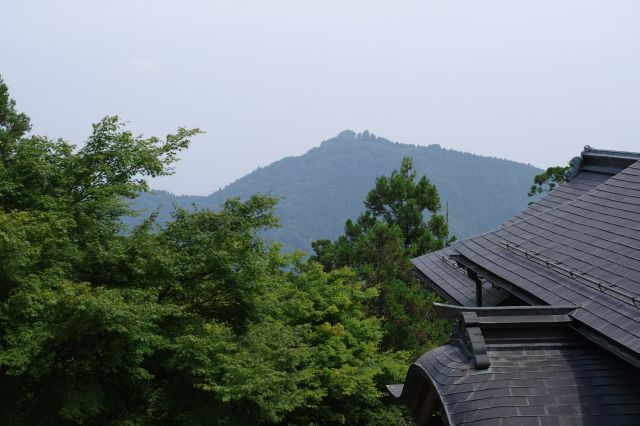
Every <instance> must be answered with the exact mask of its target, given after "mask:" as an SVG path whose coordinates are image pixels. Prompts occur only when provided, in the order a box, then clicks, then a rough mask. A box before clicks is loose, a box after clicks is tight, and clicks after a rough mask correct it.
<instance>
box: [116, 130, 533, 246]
mask: <svg viewBox="0 0 640 426" xmlns="http://www.w3.org/2000/svg"><path fill="white" fill-rule="evenodd" d="M403 157H411V158H412V159H413V166H414V168H415V170H416V172H417V173H418V174H419V175H425V176H427V178H429V180H430V181H431V182H433V183H434V184H435V185H436V187H437V188H438V191H439V193H440V195H441V199H442V204H443V207H445V206H446V204H447V203H448V206H449V225H450V228H451V232H452V233H453V234H455V235H456V236H457V237H458V238H466V237H470V236H473V235H476V234H480V233H483V232H487V231H490V230H492V229H494V228H495V227H497V226H498V225H499V224H501V223H502V222H504V221H505V220H507V219H509V218H511V217H512V216H513V215H514V214H516V213H517V212H519V211H520V210H522V209H523V208H525V207H526V206H527V203H528V201H529V200H528V199H527V194H526V192H527V190H528V189H529V187H530V185H531V181H532V179H533V177H534V175H536V174H538V173H540V172H541V170H539V169H537V168H535V167H532V166H529V165H525V164H521V163H516V162H513V161H508V160H501V159H497V158H490V157H482V156H478V155H473V154H468V153H462V152H457V151H453V150H448V149H443V148H441V147H440V146H438V145H430V146H427V147H424V146H414V145H407V144H401V143H394V142H390V141H388V140H386V139H384V138H380V137H376V136H374V135H373V134H371V133H369V132H364V133H360V134H356V133H354V132H351V131H344V132H342V133H340V134H339V135H338V136H337V137H335V138H333V139H329V140H327V141H324V142H323V143H322V144H321V145H320V146H319V147H318V148H314V149H312V150H310V151H309V152H307V153H306V154H304V155H301V156H298V157H288V158H285V159H282V160H280V161H277V162H275V163H273V164H271V165H269V166H267V167H264V168H260V169H258V170H256V171H254V172H252V173H250V174H248V175H247V176H245V177H243V178H241V179H238V180H237V181H235V182H234V183H232V184H231V185H229V186H227V187H226V188H224V189H222V190H219V191H216V192H214V193H213V194H211V195H209V196H206V197H196V196H174V195H172V194H169V193H167V192H164V191H156V192H155V193H154V194H152V193H145V194H143V195H142V196H141V197H139V198H138V199H136V201H135V203H134V204H133V209H134V210H138V211H140V212H142V213H143V214H142V215H141V217H139V218H138V219H128V220H127V223H128V224H129V225H133V224H136V223H139V221H140V220H141V218H143V217H145V216H148V215H149V214H151V213H152V212H154V211H156V210H157V209H158V207H159V206H160V208H159V220H160V221H161V222H162V221H166V220H169V219H170V213H171V211H172V210H173V208H174V207H173V206H174V205H177V206H180V207H183V208H191V205H192V204H195V205H197V206H198V207H200V208H210V209H218V208H220V206H222V204H223V203H224V201H225V200H227V199H228V198H230V197H240V198H241V199H243V200H246V199H247V198H248V197H250V196H251V195H252V194H254V193H256V192H258V193H265V194H266V193H270V194H272V195H273V196H276V197H278V198H280V202H279V203H278V205H277V206H276V210H275V212H276V215H277V216H278V217H279V218H280V221H281V225H282V226H281V227H280V228H277V229H274V230H271V231H268V232H267V235H268V236H269V237H270V238H272V239H273V240H275V241H280V242H282V243H283V244H284V246H285V249H287V250H289V249H292V248H297V249H300V250H303V251H306V252H308V251H310V250H311V246H310V244H311V242H312V241H313V240H315V239H317V238H319V237H323V238H331V239H333V238H336V237H337V236H338V234H339V233H340V232H341V231H342V224H344V222H345V220H347V219H348V218H354V217H356V216H357V215H358V214H360V211H361V209H362V200H363V199H364V198H365V197H366V195H367V192H368V191H369V189H371V186H372V182H373V181H374V179H375V178H376V177H378V176H382V175H387V174H389V173H390V172H391V171H392V170H394V169H397V168H398V165H399V164H400V162H401V161H402V158H403ZM345 182H348V185H345Z"/></svg>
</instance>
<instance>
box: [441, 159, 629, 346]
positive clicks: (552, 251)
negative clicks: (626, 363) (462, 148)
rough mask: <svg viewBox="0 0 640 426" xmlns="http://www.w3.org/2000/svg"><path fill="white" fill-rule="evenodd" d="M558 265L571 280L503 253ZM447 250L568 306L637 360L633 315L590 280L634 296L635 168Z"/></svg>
mask: <svg viewBox="0 0 640 426" xmlns="http://www.w3.org/2000/svg"><path fill="white" fill-rule="evenodd" d="M503 242H507V243H509V244H510V245H512V246H515V247H517V248H519V249H521V250H526V251H527V252H530V253H535V254H536V255H538V256H540V257H542V258H544V259H549V260H550V261H551V262H557V263H560V264H561V265H562V266H563V267H564V268H565V269H567V268H569V269H570V270H572V271H575V272H578V273H583V274H584V275H585V276H587V278H588V280H589V281H588V282H585V281H584V280H576V279H572V278H571V277H569V276H567V274H564V273H560V272H558V271H557V270H556V269H552V268H547V267H546V266H544V265H542V264H540V263H539V262H534V261H532V260H531V259H528V258H526V257H523V256H522V255H519V254H516V253H514V252H513V251H512V250H509V249H507V248H505V247H504V245H503ZM452 248H453V249H454V250H455V251H457V252H458V253H459V254H460V255H462V256H463V257H464V258H466V259H469V260H470V261H472V262H474V263H475V264H477V265H478V266H480V267H481V268H484V269H486V270H490V271H491V272H492V273H493V274H495V275H497V276H499V277H500V278H502V279H504V280H506V281H508V282H510V283H513V284H514V285H515V286H517V287H518V288H519V289H522V290H523V291H526V292H528V293H530V294H532V295H534V296H535V297H537V298H539V299H541V300H542V301H544V302H545V303H548V304H551V305H555V304H567V303H569V304H575V305H578V306H580V307H581V309H578V310H577V311H576V312H575V313H574V314H573V315H574V317H575V318H576V319H577V320H579V321H580V322H581V323H582V324H584V325H587V326H588V327H590V328H592V329H593V330H596V331H598V332H600V333H601V334H602V335H604V336H606V337H607V338H609V339H612V340H613V341H615V342H617V343H619V344H621V345H623V346H625V347H626V348H629V349H630V350H632V351H633V352H635V354H636V355H639V354H640V309H638V307H636V306H633V304H632V301H631V300H629V299H628V298H624V297H623V298H620V297H616V296H615V295H614V294H613V293H611V292H602V291H600V290H598V288H597V286H594V285H593V282H594V281H597V282H600V283H602V284H604V285H607V286H609V287H612V288H615V289H618V290H619V291H622V292H624V293H627V294H629V295H631V296H640V163H634V164H632V165H631V166H629V167H628V168H627V169H625V170H623V171H622V172H620V173H619V174H617V175H615V176H613V177H611V178H609V179H608V180H606V181H605V182H603V183H601V184H600V185H598V186H596V187H595V188H593V189H592V190H590V191H588V192H586V193H585V194H583V195H581V196H580V197H578V198H576V199H574V200H572V201H570V202H568V203H565V204H561V205H558V206H557V207H555V208H552V209H549V210H547V211H545V212H542V213H540V214H538V215H535V216H529V217H527V218H524V219H522V220H521V221H519V222H514V223H511V224H508V225H505V226H503V227H501V228H499V229H497V230H495V231H493V232H490V233H487V234H484V235H481V236H479V237H475V238H471V239H469V240H464V241H459V242H456V243H454V244H453V246H452ZM625 299H627V300H625Z"/></svg>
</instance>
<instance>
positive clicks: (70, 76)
mask: <svg viewBox="0 0 640 426" xmlns="http://www.w3.org/2000/svg"><path fill="white" fill-rule="evenodd" d="M639 22H640V2H639V1H637V0H628V1H623V0H599V1H593V0H441V1H431V0H420V1H412V0H394V1H391V0H385V1H379V0H321V1H310V0H252V1H249V0H228V1H216V0H209V1H205V0H200V1H196V0H180V1H164V0H147V1H142V0H126V1H123V0H110V1H104V0H101V1H95V0H81V1H72V0H56V1H51V0H48V1H47V0H0V39H1V40H3V42H2V44H3V47H2V52H1V53H0V76H2V78H3V79H4V80H5V82H6V83H7V84H8V85H9V89H10V91H11V93H12V96H13V97H14V98H15V99H16V101H17V105H18V109H19V110H21V111H24V112H26V113H27V114H28V115H29V116H30V117H31V119H32V123H33V133H36V134H43V135H47V136H50V137H56V138H57V137H61V138H64V139H67V140H69V141H70V142H73V143H75V144H78V145H82V143H83V141H84V140H86V138H87V136H88V135H89V133H90V130H91V123H94V122H96V121H98V120H100V119H101V118H102V117H104V116H105V115H111V114H118V115H119V116H121V117H122V118H123V119H124V120H126V121H127V122H128V123H129V127H130V128H131V129H132V130H133V131H134V132H136V133H140V134H145V135H166V134H167V133H169V132H172V131H173V130H175V129H176V128H177V127H179V126H187V127H199V128H201V129H202V130H204V131H206V134H203V135H200V136H198V137H196V138H195V139H194V141H193V145H192V147H191V148H190V149H189V151H187V152H185V153H184V154H182V155H181V157H182V159H181V162H180V163H179V164H178V165H177V166H176V173H175V175H173V176H170V177H163V178H160V179H157V180H155V181H153V182H152V186H153V187H154V188H156V189H167V190H169V191H171V192H174V193H176V194H209V193H211V192H213V191H215V190H216V189H218V188H220V187H223V186H225V185H227V184H229V183H231V182H232V181H234V180H235V179H237V178H239V177H241V176H243V175H245V174H247V173H249V172H251V171H252V170H255V169H256V168H258V167H262V166H266V165H268V164H270V163H271V162H273V161H276V160H278V159H280V158H283V157H286V156H291V155H300V154H303V153H304V152H306V151H308V150H309V149H311V148H313V147H314V146H318V145H319V144H320V142H321V141H323V140H325V139H329V138H331V137H333V136H335V135H337V134H338V133H339V132H340V131H342V130H345V129H351V130H354V131H356V132H361V131H364V130H369V131H371V132H372V133H374V134H376V135H378V136H382V137H385V138H387V139H391V140H394V141H398V142H403V143H411V144H416V145H429V144H435V143H437V144H440V145H441V146H442V147H444V148H450V149H456V150H459V151H467V152H473V153H476V154H481V155H488V156H495V157H500V158H507V159H511V160H515V161H520V162H524V163H530V164H534V165H536V166H539V167H547V166H552V165H558V164H564V163H566V162H567V161H568V160H569V159H570V158H572V157H574V156H576V155H578V154H579V152H580V151H581V150H582V148H583V146H584V145H591V146H593V147H597V148H606V149H617V150H632V151H640V25H639V24H638V23H639Z"/></svg>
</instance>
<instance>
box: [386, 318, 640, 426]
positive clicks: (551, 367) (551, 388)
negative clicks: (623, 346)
mask: <svg viewBox="0 0 640 426" xmlns="http://www.w3.org/2000/svg"><path fill="white" fill-rule="evenodd" d="M441 308H442V307H441ZM446 308H447V310H448V313H449V314H450V313H451V311H455V310H456V308H454V307H446ZM569 312H570V308H557V307H555V308H554V307H551V308H544V307H518V308H493V309H486V308H485V309H482V308H480V309H471V308H462V309H459V310H458V314H459V315H460V327H459V328H458V329H457V331H456V332H455V333H454V336H453V338H452V342H451V343H450V344H449V345H446V346H443V347H440V348H437V349H434V350H432V351H429V352H427V353H426V354H424V355H423V356H422V357H420V358H419V359H418V360H417V361H416V362H415V363H414V364H413V365H412V366H411V367H410V369H409V372H408V374H407V378H406V380H405V383H404V384H403V385H394V386H391V387H389V390H390V391H391V392H392V394H393V395H394V396H395V397H396V398H398V400H399V401H400V402H402V403H404V404H405V405H407V406H408V407H409V410H410V411H411V412H412V414H413V415H414V418H415V420H416V423H418V424H434V423H437V419H434V417H433V412H434V410H437V409H438V407H437V404H434V403H433V401H434V400H435V399H437V402H438V403H439V404H441V409H442V411H443V412H444V414H445V416H446V418H447V421H448V422H449V424H452V425H455V424H465V425H488V426H491V425H577V424H580V425H604V424H615V425H637V424H640V392H639V391H638V390H639V386H640V373H639V371H638V370H635V369H631V370H630V369H629V366H628V365H627V364H625V363H624V362H622V361H621V360H619V359H618V358H616V357H615V356H613V355H611V354H609V353H608V352H606V351H604V350H602V349H601V348H599V347H598V346H595V345H592V344H590V342H588V341H585V340H584V339H583V338H582V337H581V336H580V335H579V334H577V333H575V332H573V331H572V329H571V328H569V327H568V324H569V323H570V322H571V321H572V320H571V318H570V316H569V315H567V314H568V313H569ZM479 355H480V356H484V357H485V358H486V360H484V359H483V358H479ZM478 359H480V360H481V362H480V363H479V362H478ZM429 401H432V402H431V404H429V403H428V402H429ZM434 420H436V421H434Z"/></svg>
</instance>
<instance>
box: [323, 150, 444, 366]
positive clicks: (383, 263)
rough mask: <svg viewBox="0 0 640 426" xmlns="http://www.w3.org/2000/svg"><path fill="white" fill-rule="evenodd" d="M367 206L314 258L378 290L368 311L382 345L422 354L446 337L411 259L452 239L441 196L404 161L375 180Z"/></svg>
mask: <svg viewBox="0 0 640 426" xmlns="http://www.w3.org/2000/svg"><path fill="white" fill-rule="evenodd" d="M364 205H365V211H364V212H363V213H362V214H361V215H360V216H359V217H358V219H357V221H356V222H355V223H354V222H353V221H352V220H351V219H349V220H347V222H346V224H345V230H344V234H343V235H341V236H339V237H338V239H337V240H336V241H335V242H331V241H329V240H319V241H316V242H314V243H312V246H313V248H314V250H315V256H313V257H312V260H314V261H317V262H319V263H321V264H322V265H323V266H324V268H325V270H327V271H331V270H334V269H336V268H341V267H345V266H348V267H352V268H354V269H355V270H356V271H357V272H358V274H359V276H360V277H361V279H363V280H364V281H365V282H366V283H367V286H369V287H371V288H375V289H377V290H378V297H377V298H376V299H375V300H374V301H373V302H372V303H370V304H369V309H370V312H371V313H372V314H374V315H378V316H381V317H382V318H383V319H384V321H383V328H384V339H383V343H384V347H385V348H388V349H391V350H408V351H411V352H412V353H413V354H414V356H416V355H419V354H421V353H422V352H424V351H425V350H427V349H430V348H432V347H434V346H437V345H439V344H441V343H443V342H444V340H445V339H446V336H447V327H446V325H445V323H443V322H442V321H440V320H438V319H437V316H436V315H435V312H434V309H433V306H432V305H433V302H434V301H436V296H435V295H434V294H433V293H431V292H429V291H427V290H426V289H424V288H422V287H421V286H420V284H419V283H418V281H417V280H416V279H415V278H414V277H413V274H412V272H411V270H412V267H411V263H410V259H411V258H412V257H414V256H417V255H420V254H424V253H427V252H430V251H433V250H438V249H440V248H442V247H444V245H445V244H446V242H447V241H448V240H447V235H448V227H447V224H446V221H445V219H444V217H443V216H442V215H440V214H438V210H439V208H440V199H439V196H438V192H437V190H436V188H435V186H434V185H433V184H431V183H430V182H429V180H428V179H427V178H426V177H424V176H423V177H422V178H420V179H419V180H416V173H415V172H413V171H412V162H411V159H410V158H408V157H406V158H403V160H402V163H401V166H400V169H399V170H396V171H393V172H392V173H391V175H390V176H389V177H386V176H382V177H379V178H377V179H376V183H375V187H374V188H373V189H372V190H371V191H370V192H369V194H368V195H367V198H366V200H365V202H364ZM425 211H426V212H427V213H428V214H429V219H428V220H426V221H425V218H424V212H425Z"/></svg>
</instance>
